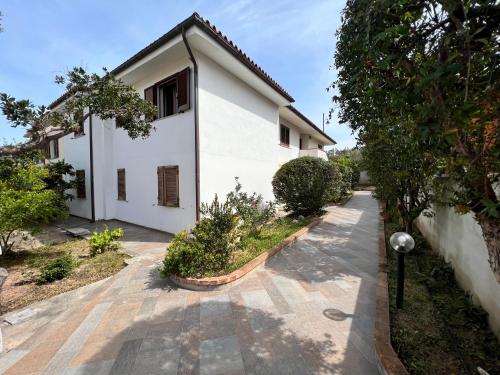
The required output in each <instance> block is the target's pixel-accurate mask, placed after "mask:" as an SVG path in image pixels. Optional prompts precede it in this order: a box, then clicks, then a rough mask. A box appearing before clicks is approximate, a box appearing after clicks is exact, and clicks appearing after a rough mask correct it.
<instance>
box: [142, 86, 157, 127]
mask: <svg viewBox="0 0 500 375" xmlns="http://www.w3.org/2000/svg"><path fill="white" fill-rule="evenodd" d="M156 88H157V87H156V85H153V86H150V87H148V88H147V89H144V100H147V101H148V102H150V103H152V104H153V105H155V106H157V105H158V100H157V97H156V91H157V90H156ZM157 118H158V114H156V115H155V116H154V117H153V118H152V119H150V121H153V120H156V119H157Z"/></svg>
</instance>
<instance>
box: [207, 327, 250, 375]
mask: <svg viewBox="0 0 500 375" xmlns="http://www.w3.org/2000/svg"><path fill="white" fill-rule="evenodd" d="M243 369H244V367H243V359H242V358H241V352H240V345H239V343H238V337H237V336H228V337H220V338H216V339H210V340H203V341H201V343H200V374H201V375H215V374H225V373H228V372H233V371H241V370H243Z"/></svg>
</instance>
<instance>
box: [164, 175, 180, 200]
mask: <svg viewBox="0 0 500 375" xmlns="http://www.w3.org/2000/svg"><path fill="white" fill-rule="evenodd" d="M164 176H165V182H164V184H165V205H166V206H170V207H179V167H177V166H175V167H166V168H165V169H164Z"/></svg>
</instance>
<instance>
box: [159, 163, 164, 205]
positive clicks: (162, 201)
mask: <svg viewBox="0 0 500 375" xmlns="http://www.w3.org/2000/svg"><path fill="white" fill-rule="evenodd" d="M163 168H164V167H158V168H157V173H158V206H164V205H165V203H164V199H163V198H164V196H165V194H163Z"/></svg>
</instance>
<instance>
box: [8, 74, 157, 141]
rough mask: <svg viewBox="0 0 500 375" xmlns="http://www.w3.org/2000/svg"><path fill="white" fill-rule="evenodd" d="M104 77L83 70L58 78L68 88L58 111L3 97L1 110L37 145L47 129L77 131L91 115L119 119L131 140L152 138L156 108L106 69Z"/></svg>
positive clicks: (10, 97) (27, 101)
mask: <svg viewBox="0 0 500 375" xmlns="http://www.w3.org/2000/svg"><path fill="white" fill-rule="evenodd" d="M103 72H104V74H103V75H102V76H99V75H98V74H95V73H94V74H89V73H87V72H86V71H85V70H84V69H83V68H81V67H77V68H73V69H72V70H70V71H69V72H68V73H67V74H66V76H56V79H55V81H56V83H57V84H59V85H63V86H64V87H65V89H66V94H65V100H64V101H63V102H62V103H61V104H60V105H59V106H56V108H55V109H48V108H47V107H46V106H44V105H41V106H35V105H34V104H33V103H32V102H31V101H30V100H26V99H21V100H16V98H14V97H12V96H10V95H8V94H6V93H2V94H0V108H1V109H2V112H3V114H4V115H5V116H6V117H7V120H8V121H9V122H10V123H11V125H12V126H13V127H18V126H22V127H25V128H26V130H27V132H26V136H27V137H28V139H29V140H30V141H32V142H34V143H36V142H38V141H40V140H41V139H43V138H44V137H45V135H46V133H47V130H50V129H53V128H59V129H63V130H68V131H71V130H75V129H77V128H78V127H79V126H80V124H81V123H82V122H83V121H85V120H86V119H87V118H88V117H89V116H90V114H92V115H95V116H98V117H99V118H101V119H103V120H106V119H112V118H117V119H119V121H120V124H121V126H122V128H123V129H125V130H126V131H127V132H128V135H129V136H130V137H131V138H138V137H142V138H145V137H147V136H149V133H150V130H151V123H150V121H149V119H151V118H153V116H154V114H155V113H156V107H155V106H154V105H153V104H151V103H150V102H148V101H146V100H144V99H142V98H141V97H140V95H139V94H138V93H137V91H136V90H135V89H134V88H133V87H132V86H130V85H127V84H125V83H123V82H122V81H121V80H120V79H117V78H116V77H114V76H113V75H112V74H110V73H109V72H108V71H107V70H106V69H105V68H104V69H103Z"/></svg>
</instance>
